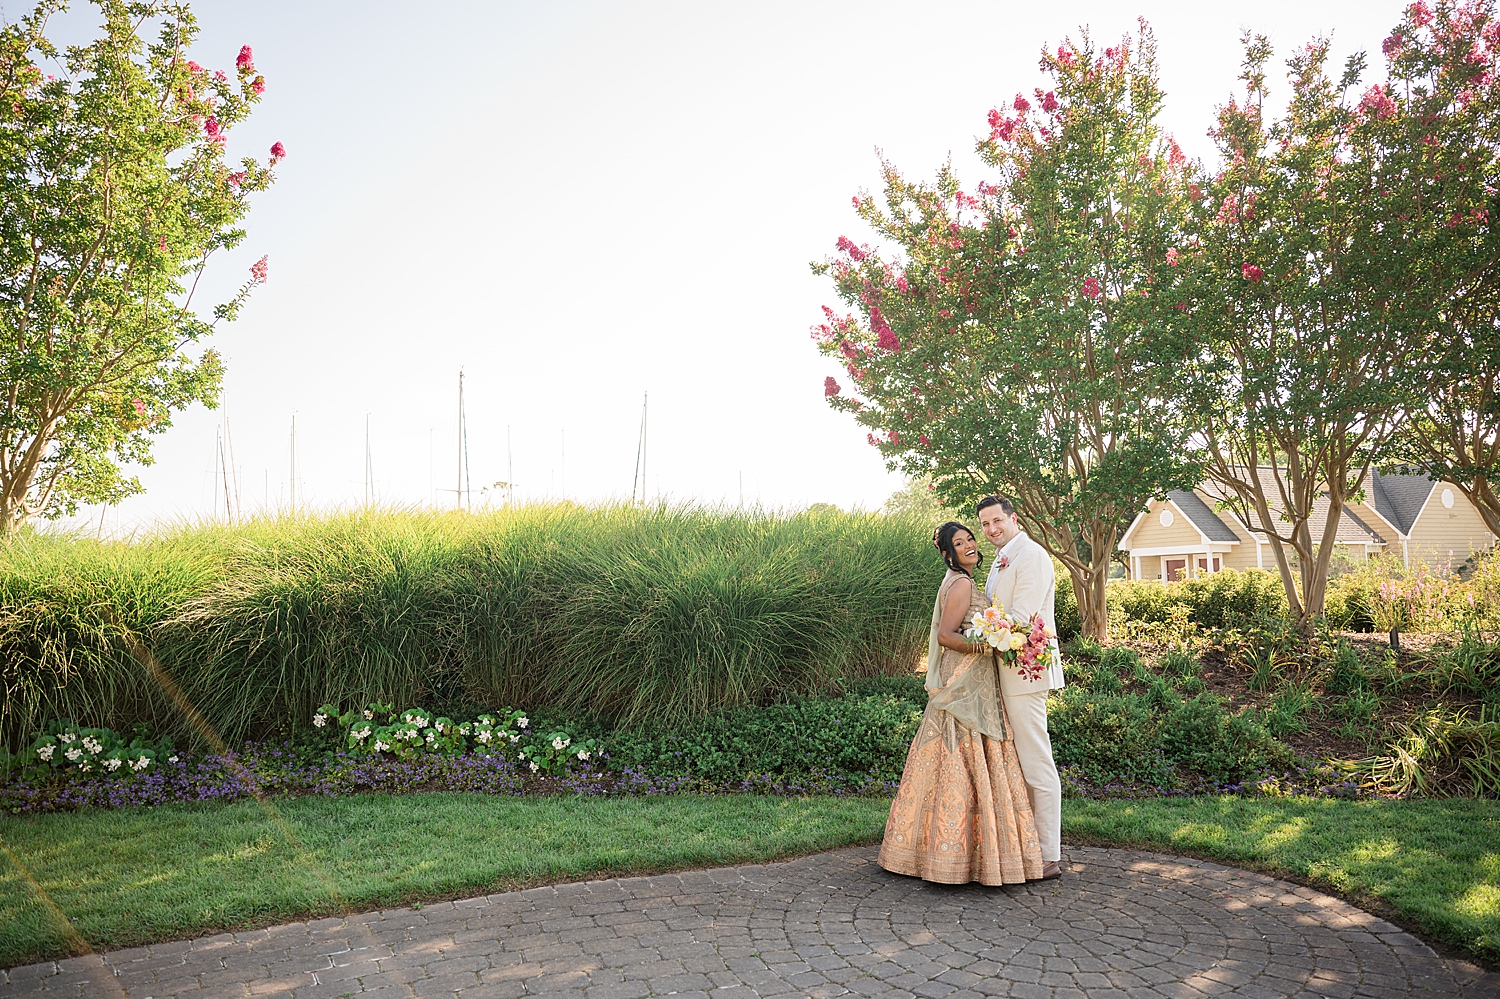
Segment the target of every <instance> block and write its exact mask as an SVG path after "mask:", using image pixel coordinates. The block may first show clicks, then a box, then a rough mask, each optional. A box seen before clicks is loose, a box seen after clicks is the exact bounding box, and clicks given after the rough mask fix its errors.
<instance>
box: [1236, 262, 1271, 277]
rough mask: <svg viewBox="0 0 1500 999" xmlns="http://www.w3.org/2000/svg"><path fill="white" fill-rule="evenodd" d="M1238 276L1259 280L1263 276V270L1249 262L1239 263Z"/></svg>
mask: <svg viewBox="0 0 1500 999" xmlns="http://www.w3.org/2000/svg"><path fill="white" fill-rule="evenodd" d="M1240 276H1241V277H1243V278H1244V279H1245V280H1246V281H1259V280H1260V279H1261V278H1263V277H1265V272H1264V271H1262V270H1261V269H1260V268H1259V267H1257V266H1255V265H1254V264H1251V263H1243V264H1240Z"/></svg>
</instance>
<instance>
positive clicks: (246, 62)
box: [234, 45, 255, 73]
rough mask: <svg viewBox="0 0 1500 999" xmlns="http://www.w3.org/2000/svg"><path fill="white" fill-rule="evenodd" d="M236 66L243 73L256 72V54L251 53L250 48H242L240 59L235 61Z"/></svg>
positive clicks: (244, 46) (246, 46)
mask: <svg viewBox="0 0 1500 999" xmlns="http://www.w3.org/2000/svg"><path fill="white" fill-rule="evenodd" d="M234 66H235V68H236V69H238V70H239V71H240V72H241V73H253V72H255V53H253V52H251V51H250V46H248V45H241V46H240V54H239V58H237V59H235V61H234Z"/></svg>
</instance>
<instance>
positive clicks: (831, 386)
mask: <svg viewBox="0 0 1500 999" xmlns="http://www.w3.org/2000/svg"><path fill="white" fill-rule="evenodd" d="M839 391H840V389H839V383H838V382H837V381H835V380H834V377H833V376H832V375H829V376H828V377H827V378H825V379H823V395H824V396H825V397H826V398H829V399H832V398H833V397H834V396H836V395H838V394H839Z"/></svg>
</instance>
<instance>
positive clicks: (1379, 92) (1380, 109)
mask: <svg viewBox="0 0 1500 999" xmlns="http://www.w3.org/2000/svg"><path fill="white" fill-rule="evenodd" d="M1359 107H1360V110H1361V111H1363V112H1365V113H1366V114H1371V115H1374V116H1375V117H1376V118H1389V117H1390V116H1391V115H1393V114H1395V113H1396V101H1395V99H1394V98H1392V97H1391V95H1390V93H1389V92H1388V91H1387V90H1386V88H1385V86H1384V85H1383V84H1379V83H1377V84H1374V85H1373V86H1371V87H1370V89H1369V90H1366V91H1365V94H1364V96H1363V97H1361V98H1360V100H1359Z"/></svg>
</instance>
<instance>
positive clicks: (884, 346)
mask: <svg viewBox="0 0 1500 999" xmlns="http://www.w3.org/2000/svg"><path fill="white" fill-rule="evenodd" d="M870 329H872V330H874V331H875V343H876V344H877V345H878V346H879V347H880V349H881V350H885V351H889V352H891V353H893V354H894V353H896V352H897V351H899V350H900V349H901V341H900V340H899V339H898V338H897V337H896V331H895V330H893V329H891V324H890V323H888V322H886V321H885V316H883V315H881V314H880V306H878V305H872V306H870Z"/></svg>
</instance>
